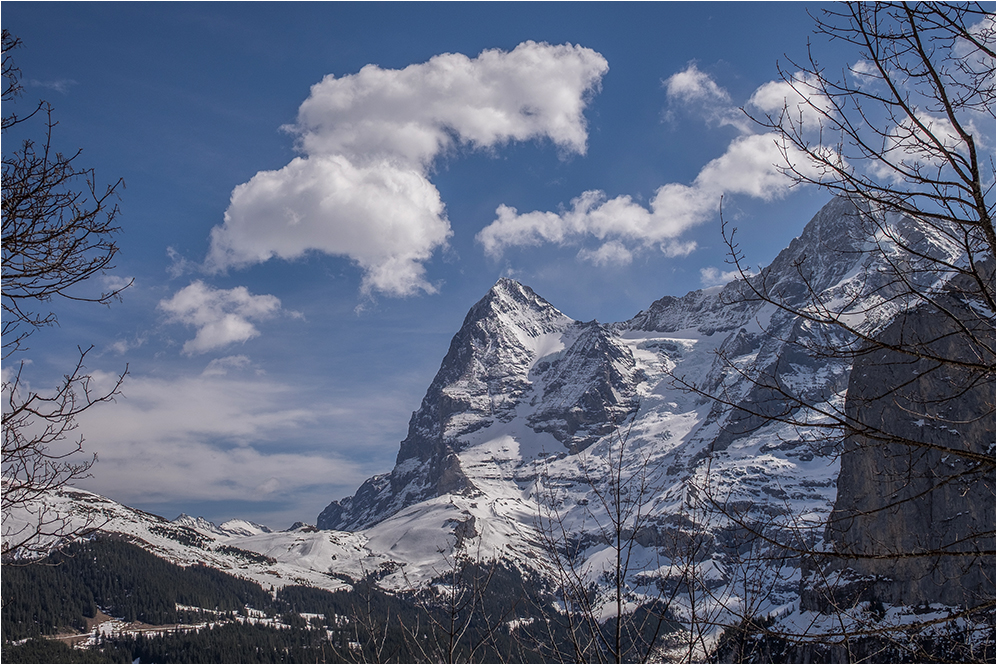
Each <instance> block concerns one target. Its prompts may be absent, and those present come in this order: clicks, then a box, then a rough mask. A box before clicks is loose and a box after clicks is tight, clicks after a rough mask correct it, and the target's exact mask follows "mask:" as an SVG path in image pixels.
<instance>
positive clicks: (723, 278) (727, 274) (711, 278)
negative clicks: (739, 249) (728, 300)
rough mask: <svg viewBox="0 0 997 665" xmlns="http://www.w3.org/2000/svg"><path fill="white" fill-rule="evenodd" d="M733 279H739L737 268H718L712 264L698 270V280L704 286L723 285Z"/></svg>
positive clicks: (739, 274)
mask: <svg viewBox="0 0 997 665" xmlns="http://www.w3.org/2000/svg"><path fill="white" fill-rule="evenodd" d="M749 274H750V273H749ZM735 279H741V273H740V272H738V271H737V270H720V269H719V268H714V267H713V266H710V267H709V268H700V270H699V281H700V283H701V284H702V285H703V286H704V287H710V286H724V285H726V284H729V283H730V282H733V281H734V280H735Z"/></svg>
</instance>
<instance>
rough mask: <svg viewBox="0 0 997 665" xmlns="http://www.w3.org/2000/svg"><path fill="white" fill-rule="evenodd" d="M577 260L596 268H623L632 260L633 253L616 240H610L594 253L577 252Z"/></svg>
mask: <svg viewBox="0 0 997 665" xmlns="http://www.w3.org/2000/svg"><path fill="white" fill-rule="evenodd" d="M578 258H579V259H581V260H582V261H588V262H589V263H593V264H595V265H597V266H611V265H615V266H625V265H629V264H630V263H631V262H632V261H633V259H634V257H633V253H632V252H631V251H630V250H629V249H627V248H626V247H625V246H624V245H623V243H621V242H618V241H616V240H611V241H610V242H607V243H605V244H604V245H602V246H601V247H600V248H599V249H597V250H594V251H593V250H588V249H583V250H581V251H579V252H578Z"/></svg>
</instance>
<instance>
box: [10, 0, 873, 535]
mask: <svg viewBox="0 0 997 665" xmlns="http://www.w3.org/2000/svg"><path fill="white" fill-rule="evenodd" d="M806 10H807V6H806V5H804V4H797V3H781V2H780V3H707V2H703V3H688V4H685V3H636V4H624V3H609V4H602V3H581V4H574V3H553V4H544V3H521V4H509V5H506V4H486V3H470V4H462V3H443V4H398V3H383V4H381V3H370V4H348V3H302V4H290V3H278V4H269V3H250V4H238V3H223V4H212V3H183V4H172V3H148V4H130V3H110V4H104V3H69V4H63V3H47V2H46V3H25V2H5V3H4V5H3V15H2V17H3V25H4V27H5V28H7V29H9V30H11V32H13V33H14V34H15V35H17V36H19V37H20V38H21V39H22V40H23V42H24V47H23V48H22V49H21V50H20V51H19V52H17V54H16V60H17V63H18V65H19V66H20V67H21V69H22V72H23V83H24V86H25V95H24V100H23V103H24V104H28V103H31V102H33V101H34V100H36V99H38V98H44V99H47V100H48V101H50V102H51V103H52V105H53V106H54V107H55V117H56V119H57V120H58V121H59V126H58V127H57V130H56V133H55V136H54V143H55V145H56V147H57V148H59V149H61V150H63V151H65V152H68V151H71V150H75V149H77V148H82V149H83V154H82V156H81V158H80V159H81V160H82V163H83V164H85V165H87V166H93V167H95V168H96V169H97V176H98V180H99V181H103V182H110V181H113V180H114V179H117V178H118V177H121V178H124V181H125V185H126V188H125V189H124V190H122V192H121V195H122V198H121V202H120V207H121V216H120V223H121V227H122V232H121V234H120V236H119V238H118V240H119V245H120V247H121V251H120V254H119V257H118V260H117V262H116V269H115V270H114V271H113V273H112V274H110V275H108V276H107V277H106V280H110V281H111V282H112V283H113V282H114V281H115V280H123V279H132V278H133V279H134V280H135V281H134V285H133V286H132V287H131V288H129V289H128V290H127V291H126V292H125V293H124V296H123V301H122V302H120V303H116V304H114V305H113V306H112V307H110V308H102V307H99V306H93V305H89V306H84V305H74V304H71V303H56V311H57V313H58V314H59V316H60V326H59V327H58V328H52V329H46V330H44V331H42V332H40V333H38V334H36V335H35V336H34V337H33V338H32V344H31V350H30V351H29V352H28V353H27V354H26V356H25V358H26V359H27V360H30V362H31V365H30V372H31V376H30V380H31V382H32V387H33V388H38V389H41V388H44V387H45V386H48V385H53V386H54V384H55V382H56V381H57V380H58V378H59V377H60V376H61V374H62V373H63V372H64V371H66V370H67V369H68V368H67V364H68V363H71V362H73V356H74V353H75V351H76V346H77V345H84V346H86V345H89V344H93V345H94V347H95V348H94V351H93V353H92V356H91V358H90V361H89V363H88V367H89V369H90V370H91V371H92V372H93V373H94V375H95V377H96V378H97V379H98V381H107V380H109V378H110V377H111V376H113V373H114V372H119V371H121V370H123V369H124V367H125V365H126V364H127V366H128V368H129V372H130V375H129V377H128V379H127V380H126V382H125V385H124V389H123V394H122V396H121V397H120V398H119V399H118V400H117V402H116V403H115V404H111V405H104V406H101V407H100V408H99V409H95V410H93V411H92V412H90V413H89V414H88V415H87V416H86V417H85V418H84V419H83V420H82V421H81V432H82V433H83V434H84V435H85V436H86V438H87V444H86V445H87V449H88V450H90V451H95V452H97V453H98V456H99V460H100V461H99V463H98V464H97V465H96V466H95V467H94V469H93V475H92V477H91V478H89V479H87V480H85V481H83V482H81V483H80V484H81V485H82V486H83V487H86V488H88V489H92V490H94V491H97V492H101V493H103V494H106V495H108V496H110V497H111V498H113V499H116V500H118V501H121V502H123V503H126V504H128V505H131V506H133V507H137V508H142V509H145V510H149V511H152V512H156V513H159V514H162V515H164V516H166V517H170V518H172V517H174V516H175V515H176V514H178V513H180V512H187V513H191V514H194V515H203V516H205V517H207V518H209V519H212V520H214V521H217V522H220V521H224V520H226V519H229V518H232V517H243V518H247V519H251V520H255V521H258V522H262V523H265V524H268V525H270V526H272V527H275V528H286V527H287V526H289V525H290V523H291V522H293V521H296V520H302V521H306V522H313V521H314V519H315V516H316V515H317V514H318V512H319V511H320V510H321V509H322V508H323V507H324V506H325V505H326V504H327V503H328V502H329V501H330V500H332V499H337V498H341V497H343V496H345V495H348V494H352V492H353V491H354V490H355V489H356V487H357V486H358V485H359V484H360V483H361V482H362V481H363V480H364V479H366V478H367V477H369V476H370V475H373V474H375V473H383V472H386V471H388V470H390V468H391V466H392V464H393V462H394V457H395V455H396V453H397V450H398V443H399V441H401V439H403V438H404V437H405V434H406V429H407V423H408V419H409V417H410V415H411V413H412V411H413V410H415V409H416V408H418V406H419V403H420V400H421V399H422V396H423V394H424V392H425V390H426V388H427V387H428V385H429V383H430V381H431V380H432V377H433V375H434V374H435V372H436V370H437V369H438V368H439V363H440V361H441V360H442V358H443V356H444V354H445V353H446V350H447V347H448V345H449V343H450V338H451V337H452V336H453V334H454V333H455V332H456V331H457V329H458V328H459V326H460V323H461V321H462V319H463V317H464V315H465V313H466V312H467V310H468V309H469V308H470V306H471V305H472V304H474V302H476V301H477V300H478V299H479V298H480V297H481V296H482V295H484V293H485V292H486V291H487V290H488V289H489V288H490V287H491V285H492V284H493V283H494V282H495V281H496V280H497V279H498V278H499V277H502V276H511V277H514V278H516V279H518V280H520V281H522V282H523V283H525V284H527V285H529V286H531V287H532V288H533V289H534V290H535V291H537V292H538V293H539V294H540V295H542V296H543V297H545V298H547V299H548V300H549V301H551V302H552V303H553V304H554V305H555V306H556V307H558V308H559V309H561V310H562V311H563V312H564V313H566V314H568V315H569V316H571V317H574V318H576V319H580V320H591V319H598V320H600V321H606V322H609V321H621V320H625V319H628V318H630V317H631V316H633V315H634V314H636V313H637V312H638V311H640V310H641V309H644V308H646V307H647V306H648V305H650V303H651V302H653V301H654V300H655V299H657V298H660V297H661V296H664V295H683V294H685V293H686V292H688V291H690V290H692V289H697V288H702V287H704V286H710V285H712V284H714V283H717V282H718V281H719V280H721V279H722V273H723V271H725V270H727V269H728V268H729V266H726V265H725V264H724V246H723V243H722V238H721V236H720V227H719V218H718V216H717V214H716V209H717V206H718V204H719V199H720V195H721V194H723V195H724V196H725V198H724V208H725V214H726V215H728V216H729V217H730V218H731V219H733V220H734V221H735V223H736V225H737V226H738V227H739V229H740V231H739V235H740V240H741V244H742V248H743V249H744V251H745V253H746V254H747V256H748V258H749V260H750V261H751V262H752V263H753V264H765V263H767V262H768V261H770V260H771V259H772V258H773V257H774V256H775V254H776V253H777V252H778V251H779V250H780V249H782V248H783V247H784V246H786V245H787V244H788V242H789V241H790V240H791V239H792V238H793V237H795V236H796V235H798V233H799V232H800V231H801V230H802V228H803V225H804V224H805V223H806V222H807V221H808V220H809V219H810V217H811V216H812V215H813V214H814V213H815V212H816V211H817V210H818V209H819V208H820V207H821V206H822V205H823V204H824V203H826V201H827V198H828V197H827V195H826V194H824V193H822V192H819V191H811V190H806V189H800V190H791V189H790V188H789V187H788V182H786V181H785V180H783V179H782V178H781V176H779V175H778V174H777V173H775V171H774V170H773V169H772V167H771V162H772V161H773V160H772V159H769V157H771V156H772V155H771V153H772V142H771V138H770V137H767V136H765V135H764V132H763V130H761V129H760V128H758V127H756V126H753V125H752V124H751V123H750V122H748V121H747V120H746V119H745V117H744V116H743V114H741V112H740V111H739V110H738V108H739V107H741V106H745V105H748V106H749V108H753V109H755V111H756V112H757V111H759V110H762V111H764V110H765V109H767V108H774V106H773V104H776V103H777V102H778V105H781V104H782V101H783V100H784V99H785V97H784V96H782V97H780V96H779V93H780V89H779V88H778V86H776V85H774V84H773V83H772V81H774V80H776V79H777V69H776V63H777V61H778V62H781V63H783V64H784V65H788V63H787V61H786V56H787V55H788V56H790V57H793V58H798V59H802V58H804V57H805V55H806V51H805V49H806V44H807V40H808V39H811V38H812V39H814V42H815V48H816V49H817V52H818V53H821V54H826V56H825V58H824V59H825V61H826V62H827V64H828V65H829V66H830V67H833V68H839V69H840V67H842V66H844V65H846V64H848V62H849V58H852V57H854V54H850V53H848V52H847V51H845V52H841V51H840V50H835V49H834V48H832V47H831V46H830V45H826V44H824V43H823V42H821V41H820V38H816V37H813V36H812V34H811V31H812V20H811V19H810V17H809V16H808V15H807V13H806ZM837 48H840V47H837ZM446 54H449V55H446ZM313 86H314V87H313ZM4 112H5V113H6V112H7V109H5V110H4ZM35 129H36V130H37V129H39V128H38V127H35ZM36 135H37V134H36ZM11 138H12V137H5V139H7V140H5V141H4V146H3V147H4V151H5V153H6V151H8V150H10V149H11V147H12V145H14V141H13V140H11ZM15 138H16V137H15ZM99 286H101V285H100V284H95V285H94V288H95V289H96V288H98V287H99ZM9 369H10V368H9V367H5V368H4V370H5V372H6V371H9Z"/></svg>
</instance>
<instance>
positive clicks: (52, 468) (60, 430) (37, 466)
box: [2, 30, 127, 558]
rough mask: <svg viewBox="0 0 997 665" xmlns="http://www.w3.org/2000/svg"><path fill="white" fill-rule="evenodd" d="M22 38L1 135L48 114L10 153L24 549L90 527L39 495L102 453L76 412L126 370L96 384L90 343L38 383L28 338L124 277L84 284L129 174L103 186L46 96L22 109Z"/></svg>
mask: <svg viewBox="0 0 997 665" xmlns="http://www.w3.org/2000/svg"><path fill="white" fill-rule="evenodd" d="M20 45H21V42H20V40H19V39H18V38H17V37H15V36H13V35H11V34H10V32H8V31H7V30H3V103H4V111H5V114H4V116H3V134H4V138H5V139H6V138H8V132H11V131H12V130H14V129H15V128H16V129H17V130H18V131H17V132H15V133H21V132H23V131H24V130H25V129H26V125H25V124H24V123H28V122H29V121H31V120H37V119H39V118H41V119H42V120H41V121H42V123H43V125H44V130H43V132H44V137H43V139H42V140H41V142H35V141H34V140H32V139H25V140H23V141H22V142H20V143H19V147H18V148H17V149H14V150H12V151H10V152H9V153H6V152H5V154H4V157H3V298H2V300H3V361H4V365H5V366H4V370H5V372H4V377H3V397H4V403H3V501H2V510H3V555H4V556H5V557H8V556H9V557H15V556H16V557H21V558H24V557H30V556H31V555H32V554H39V553H44V552H45V551H47V549H48V548H49V547H51V546H52V544H53V543H55V542H57V541H58V540H60V539H65V538H66V537H70V536H72V535H74V534H76V533H79V532H80V531H81V529H83V530H85V529H86V528H87V526H86V525H82V526H81V525H80V524H76V525H75V526H71V525H70V523H69V522H68V521H67V520H66V517H65V516H60V515H54V514H51V513H49V512H47V511H46V510H45V509H44V508H38V507H37V506H38V505H39V504H37V503H36V501H37V499H39V498H40V497H41V496H42V495H44V494H45V493H46V492H49V491H51V490H53V489H56V488H58V487H61V486H63V485H65V484H66V483H68V482H70V481H72V480H74V479H78V478H81V477H83V476H85V475H86V474H87V472H88V470H89V469H90V467H91V466H92V465H93V463H94V462H95V461H96V456H89V457H86V456H81V455H80V453H81V452H82V451H83V438H82V437H77V438H75V439H74V438H71V437H75V436H76V435H75V434H74V432H75V430H76V429H77V422H76V419H77V417H78V416H79V415H80V414H81V413H83V412H84V411H86V410H88V409H90V408H91V407H93V406H94V405H96V404H99V403H101V402H106V401H109V400H111V399H113V398H114V396H115V395H116V394H118V391H119V389H120V387H121V382H122V381H123V380H124V376H125V374H124V373H122V374H121V375H120V376H119V377H118V379H117V381H116V383H115V384H114V385H113V386H112V387H110V389H107V388H104V389H99V390H98V389H96V388H95V386H94V384H93V381H92V378H91V376H90V375H89V374H88V373H87V369H86V366H85V360H86V356H87V354H88V352H89V351H90V349H89V348H88V349H84V348H79V349H78V351H79V359H78V362H77V363H76V364H75V366H74V367H73V368H72V369H71V370H70V372H69V373H67V374H66V375H65V376H64V377H63V380H62V382H61V383H60V384H59V386H58V387H56V388H55V389H54V390H53V391H50V392H45V391H39V390H38V389H36V388H35V387H33V386H32V385H31V384H30V382H29V381H28V380H27V376H26V367H27V362H26V359H25V357H24V354H25V353H26V352H27V351H28V350H29V349H28V346H27V341H28V338H29V337H30V336H31V334H32V333H34V332H35V331H37V330H38V329H39V328H43V327H46V326H52V325H56V324H57V323H58V317H57V315H56V314H55V312H54V311H51V310H49V307H50V305H49V303H51V302H52V301H53V300H55V299H64V300H71V301H85V302H95V303H99V304H103V305H107V304H109V303H110V302H112V301H113V300H114V299H116V298H117V297H118V296H119V294H120V293H121V291H122V290H123V289H124V288H126V286H127V285H125V286H121V287H117V288H112V289H110V290H108V291H104V292H100V293H99V294H92V293H91V291H89V290H88V289H87V288H86V287H83V286H82V285H83V283H85V282H88V281H89V280H91V278H93V277H96V276H98V275H101V274H104V273H105V272H106V271H108V270H110V269H111V268H113V265H112V261H113V259H114V256H115V255H116V254H117V252H118V246H117V245H116V244H115V242H114V239H113V238H114V235H115V234H116V233H118V231H119V230H120V229H119V227H118V226H117V221H116V219H117V215H118V207H117V205H116V204H115V200H116V198H117V196H118V190H119V188H121V187H123V183H122V181H121V180H118V181H117V182H115V183H114V184H112V185H109V186H107V187H106V188H104V189H100V188H98V186H97V184H96V177H95V174H94V170H93V169H92V168H90V169H82V168H80V167H79V166H78V165H77V158H78V157H79V155H80V152H79V151H77V152H76V153H75V154H73V155H71V156H68V157H67V156H65V155H63V154H62V153H60V152H57V151H55V149H54V148H53V146H52V133H53V130H54V128H55V126H56V124H57V123H56V122H55V121H54V120H53V119H52V107H51V106H50V105H49V104H48V103H46V102H43V101H42V102H39V103H38V104H36V105H34V106H33V107H32V108H31V110H30V111H29V112H28V113H26V114H18V112H17V110H16V108H15V106H14V103H15V101H16V99H17V98H18V97H19V96H21V94H22V93H23V87H22V85H21V72H20V69H18V67H17V66H16V65H15V63H14V59H13V51H14V50H15V49H17V48H18V47H20ZM12 109H13V110H12ZM8 110H9V113H8V112H7V111H8ZM91 348H92V347H91ZM12 367H13V369H12ZM32 506H34V507H32ZM28 508H31V510H30V511H28ZM14 510H18V511H19V513H20V516H19V517H18V518H17V519H13V518H12V511H14ZM25 519H27V521H26V522H25V521H24V520H25Z"/></svg>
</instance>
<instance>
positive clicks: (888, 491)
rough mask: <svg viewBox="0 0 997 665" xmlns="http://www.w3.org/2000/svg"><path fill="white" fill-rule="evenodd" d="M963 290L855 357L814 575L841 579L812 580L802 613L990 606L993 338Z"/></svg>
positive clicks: (958, 286) (901, 322) (908, 318)
mask: <svg viewBox="0 0 997 665" xmlns="http://www.w3.org/2000/svg"><path fill="white" fill-rule="evenodd" d="M967 287H970V285H968V284H966V283H965V280H962V279H959V280H955V281H954V283H951V284H950V285H949V286H948V288H947V289H946V290H945V292H944V293H942V294H941V295H940V296H939V297H938V298H936V299H935V302H934V303H932V304H926V305H924V306H921V307H919V308H917V309H915V310H913V311H911V312H909V313H908V314H905V315H903V316H901V317H898V318H897V319H896V320H894V321H893V322H892V323H891V324H890V325H889V326H888V327H887V328H886V329H885V330H883V331H882V333H881V334H880V335H879V336H878V341H880V342H881V343H882V344H884V345H887V346H884V347H882V348H877V349H875V350H874V351H872V352H871V353H869V354H866V355H862V356H859V357H858V358H857V359H856V362H855V365H854V368H853V370H852V373H851V378H850V380H849V389H848V400H847V402H846V413H847V414H848V416H849V418H851V419H852V420H853V422H854V423H855V424H856V428H855V431H854V432H852V433H851V434H850V435H849V436H848V437H847V438H846V439H845V442H844V449H843V452H842V456H841V473H840V474H839V476H838V494H837V498H836V501H835V504H834V510H833V512H832V514H831V517H830V520H829V522H828V527H827V540H828V541H829V545H830V547H831V549H832V550H833V551H834V552H835V556H833V557H830V558H828V559H827V560H826V562H825V563H824V565H823V566H822V567H821V573H820V575H821V576H822V577H826V576H827V575H829V574H830V573H831V572H836V573H837V575H836V577H837V578H838V579H839V580H840V581H839V583H838V584H837V585H834V587H833V588H831V589H827V588H826V587H825V586H824V585H818V584H815V583H814V581H813V580H811V583H810V585H809V586H810V588H807V589H806V592H805V593H804V607H805V608H808V609H814V610H818V611H826V610H827V609H828V607H829V606H830V605H832V604H836V605H838V606H840V605H842V604H845V605H848V606H851V605H854V604H855V603H856V602H859V601H865V602H872V601H879V602H884V603H891V604H903V605H922V604H926V603H929V604H930V603H941V604H944V605H949V606H957V607H975V606H977V605H980V604H985V603H987V602H991V603H992V601H993V595H994V594H993V592H994V567H995V560H994V556H993V552H994V546H995V540H994V524H995V521H997V516H995V505H994V494H995V492H994V488H995V473H994V445H995V444H994V441H995V437H997V433H995V417H994V376H993V371H992V358H993V349H994V342H995V339H994V328H993V323H992V320H988V318H987V317H986V316H982V315H981V314H982V312H983V311H985V308H983V307H980V305H982V303H976V302H974V301H973V299H972V298H968V297H967V295H968V294H970V293H972V289H971V288H967ZM891 347H895V348H896V349H900V348H907V349H917V350H918V351H919V356H918V355H913V354H911V353H904V352H902V351H900V350H895V349H894V348H891ZM988 356H989V358H990V361H989V362H990V363H991V365H990V367H991V369H990V370H989V371H988V370H987V363H988V361H987V357H988ZM942 359H944V360H945V362H943V361H942ZM832 601H833V602H832Z"/></svg>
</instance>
